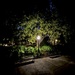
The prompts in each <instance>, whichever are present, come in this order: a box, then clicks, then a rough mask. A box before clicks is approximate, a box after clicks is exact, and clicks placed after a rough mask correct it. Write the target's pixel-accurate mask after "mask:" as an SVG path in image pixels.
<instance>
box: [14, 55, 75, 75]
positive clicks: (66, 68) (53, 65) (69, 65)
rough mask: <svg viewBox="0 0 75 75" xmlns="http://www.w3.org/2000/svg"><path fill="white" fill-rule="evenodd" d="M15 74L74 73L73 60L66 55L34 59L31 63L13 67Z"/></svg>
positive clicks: (68, 74) (74, 74) (69, 74)
mask: <svg viewBox="0 0 75 75" xmlns="http://www.w3.org/2000/svg"><path fill="white" fill-rule="evenodd" d="M15 75H75V62H74V61H72V60H71V58H69V57H68V56H60V57H56V58H51V57H44V58H39V59H34V62H33V63H29V64H26V65H20V66H17V67H15Z"/></svg>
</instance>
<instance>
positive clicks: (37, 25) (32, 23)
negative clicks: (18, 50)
mask: <svg viewBox="0 0 75 75" xmlns="http://www.w3.org/2000/svg"><path fill="white" fill-rule="evenodd" d="M20 26H21V27H22V28H23V29H22V30H20V31H19V32H20V33H21V32H22V34H21V35H20V37H21V40H22V39H26V40H27V41H28V42H30V43H35V41H36V37H37V35H40V36H41V37H43V38H44V37H45V36H46V35H48V36H49V37H50V42H53V41H54V40H55V39H58V38H60V35H61V34H63V37H64V38H65V39H66V38H67V34H69V32H68V27H67V26H66V25H60V24H59V22H58V21H57V20H52V21H50V22H47V21H45V20H44V19H43V18H41V17H39V15H36V16H29V17H26V16H25V18H24V19H23V21H22V22H21V24H20ZM26 37H27V38H26Z"/></svg>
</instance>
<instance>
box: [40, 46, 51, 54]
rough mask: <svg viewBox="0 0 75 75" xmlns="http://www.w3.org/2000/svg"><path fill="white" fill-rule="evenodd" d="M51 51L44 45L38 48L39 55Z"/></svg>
mask: <svg viewBox="0 0 75 75" xmlns="http://www.w3.org/2000/svg"><path fill="white" fill-rule="evenodd" d="M51 51H52V48H51V47H50V46H46V45H44V46H42V47H41V48H40V52H41V54H46V53H50V52H51Z"/></svg>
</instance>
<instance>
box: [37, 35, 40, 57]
mask: <svg viewBox="0 0 75 75" xmlns="http://www.w3.org/2000/svg"><path fill="white" fill-rule="evenodd" d="M40 39H41V37H40V36H39V35H38V36H37V47H38V52H37V57H39V55H40V51H39V46H40Z"/></svg>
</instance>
